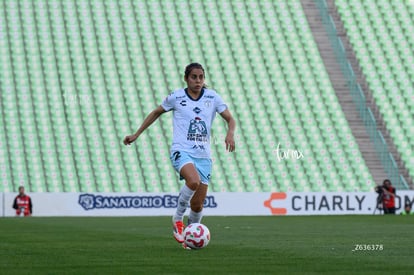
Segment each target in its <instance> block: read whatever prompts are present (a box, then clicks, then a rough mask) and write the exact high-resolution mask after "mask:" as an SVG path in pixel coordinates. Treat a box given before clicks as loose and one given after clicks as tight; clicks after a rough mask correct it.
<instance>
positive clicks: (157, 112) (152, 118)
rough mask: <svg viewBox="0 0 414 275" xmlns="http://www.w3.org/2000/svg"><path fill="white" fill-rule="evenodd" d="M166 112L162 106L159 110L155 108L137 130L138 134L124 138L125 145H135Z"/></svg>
mask: <svg viewBox="0 0 414 275" xmlns="http://www.w3.org/2000/svg"><path fill="white" fill-rule="evenodd" d="M165 112H166V111H165V110H164V108H163V107H161V106H158V107H157V108H155V109H154V110H153V111H152V112H151V113H149V114H148V116H147V117H146V118H145V119H144V121H143V122H142V125H141V127H139V129H138V130H137V132H136V133H135V134H132V135H129V136H126V137H125V138H124V144H125V145H130V144H131V143H133V142H134V141H135V140H136V139H137V138H138V137H139V136H140V135H141V134H142V132H144V131H145V130H146V129H147V128H148V127H149V126H150V125H151V124H152V123H154V121H156V120H157V119H158V118H159V117H160V115H162V114H163V113H165Z"/></svg>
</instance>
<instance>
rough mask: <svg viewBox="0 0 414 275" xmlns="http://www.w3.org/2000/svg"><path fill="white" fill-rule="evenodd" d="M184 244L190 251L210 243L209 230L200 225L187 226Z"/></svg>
mask: <svg viewBox="0 0 414 275" xmlns="http://www.w3.org/2000/svg"><path fill="white" fill-rule="evenodd" d="M184 242H185V244H186V245H187V246H188V247H190V248H192V249H201V248H203V247H206V246H207V245H208V243H209V242H210V230H208V228H207V226H205V225H204V224H201V223H192V224H189V225H188V226H187V227H186V228H185V230H184Z"/></svg>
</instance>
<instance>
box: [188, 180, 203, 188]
mask: <svg viewBox="0 0 414 275" xmlns="http://www.w3.org/2000/svg"><path fill="white" fill-rule="evenodd" d="M186 184H187V186H188V187H189V188H190V189H191V190H197V188H198V187H199V186H200V181H199V180H198V179H197V180H196V179H194V180H191V179H190V180H187V181H186Z"/></svg>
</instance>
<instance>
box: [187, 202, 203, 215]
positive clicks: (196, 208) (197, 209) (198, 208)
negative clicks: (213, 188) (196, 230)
mask: <svg viewBox="0 0 414 275" xmlns="http://www.w3.org/2000/svg"><path fill="white" fill-rule="evenodd" d="M190 206H191V210H193V211H194V212H196V213H198V212H201V210H203V202H199V201H195V202H193V201H192V202H191V203H190Z"/></svg>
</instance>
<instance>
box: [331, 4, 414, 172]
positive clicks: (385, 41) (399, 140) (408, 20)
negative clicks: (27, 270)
mask: <svg viewBox="0 0 414 275" xmlns="http://www.w3.org/2000/svg"><path fill="white" fill-rule="evenodd" d="M335 3H336V5H337V7H338V11H339V14H340V16H341V19H342V20H343V22H344V26H345V29H346V30H347V34H348V35H349V37H350V42H351V44H352V45H353V48H354V50H355V53H356V56H357V58H358V60H359V62H360V65H361V68H362V72H363V74H364V75H365V76H366V79H367V82H368V84H369V86H370V89H371V91H372V94H373V97H374V99H375V102H376V104H377V105H378V107H379V111H380V112H381V114H382V117H383V119H384V121H385V123H386V126H387V129H388V131H389V133H390V136H391V137H392V139H393V141H394V143H395V145H396V147H397V150H398V152H399V153H400V154H401V158H402V160H403V161H404V162H405V163H406V167H407V169H408V170H409V173H410V175H414V167H413V166H412V165H410V163H412V155H413V151H412V149H413V148H414V137H413V135H412V134H413V130H412V129H414V111H413V108H411V106H413V103H414V96H413V92H414V88H413V87H414V82H413V79H414V78H413V76H414V75H413V66H412V64H413V60H414V53H413V51H412V46H413V45H414V43H413V42H414V39H413V36H412V30H413V23H414V21H413V19H412V17H410V12H411V13H412V11H413V9H414V7H413V5H412V4H410V3H409V1H386V0H379V1H373V0H368V1H362V2H361V1H356V0H336V1H335ZM410 45H411V46H410Z"/></svg>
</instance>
